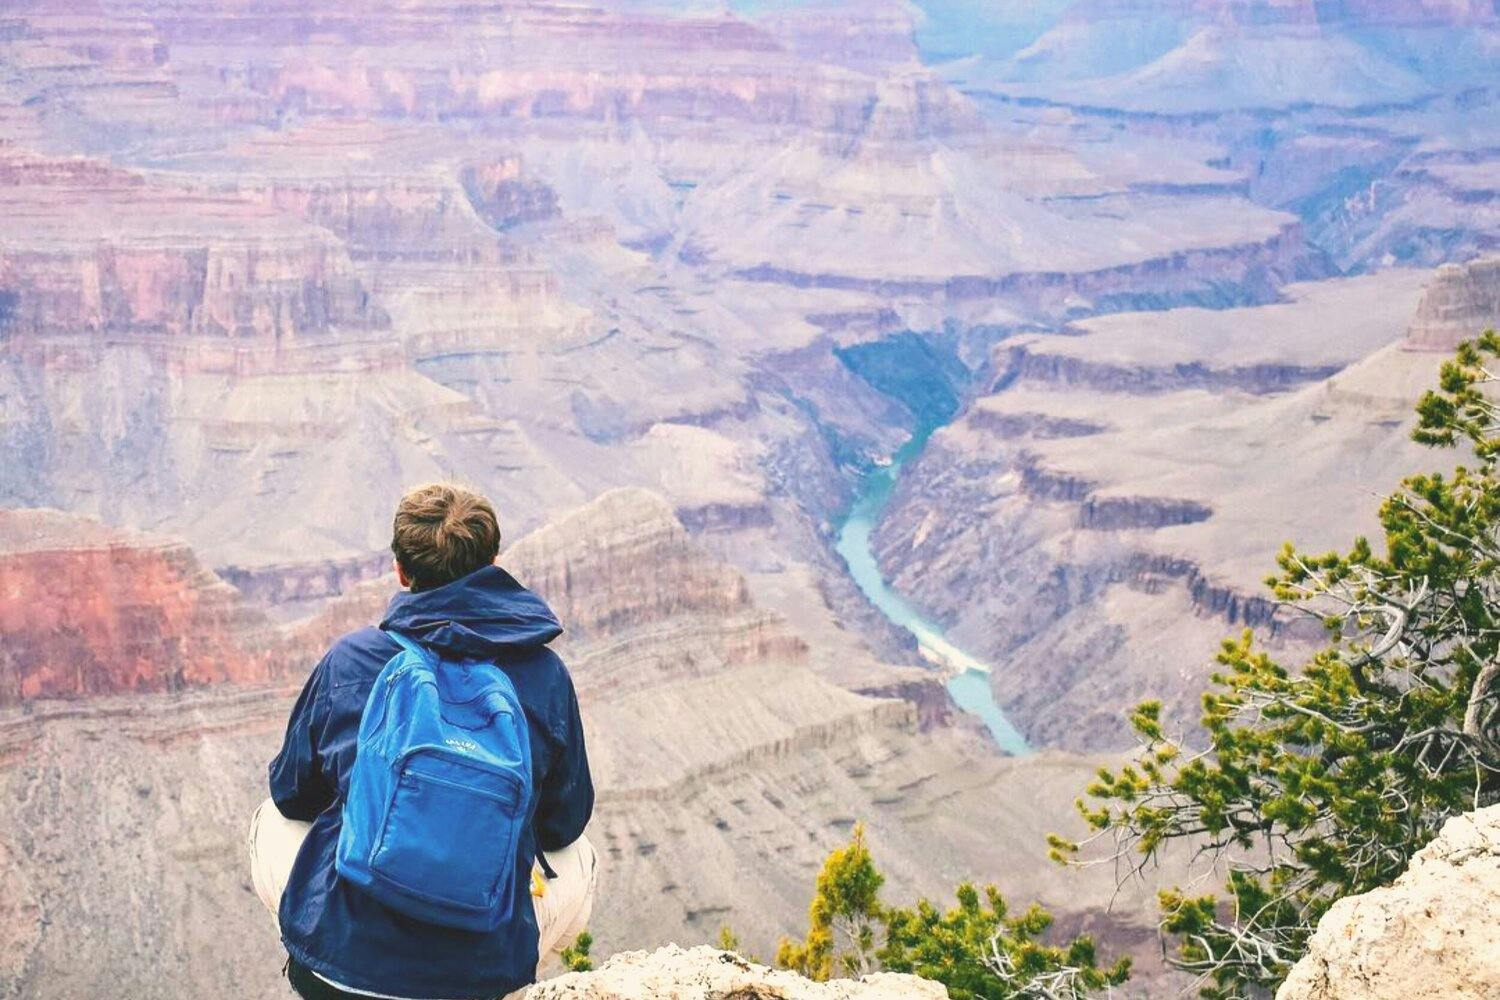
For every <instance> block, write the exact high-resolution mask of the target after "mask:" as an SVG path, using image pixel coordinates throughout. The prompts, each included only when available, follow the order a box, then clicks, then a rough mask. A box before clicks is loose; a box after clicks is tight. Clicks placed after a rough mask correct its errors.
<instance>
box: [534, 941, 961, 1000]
mask: <svg viewBox="0 0 1500 1000" xmlns="http://www.w3.org/2000/svg"><path fill="white" fill-rule="evenodd" d="M947 995H948V994H947V991H946V990H944V989H943V987H942V986H940V985H938V984H937V983H933V982H928V981H927V980H925V979H919V978H917V977H916V976H902V975H896V974H894V973H889V972H882V973H878V974H876V975H872V976H865V977H864V978H863V979H858V980H855V979H838V980H834V981H833V982H828V983H815V982H813V981H812V980H810V979H804V978H803V977H801V976H799V975H797V974H796V973H793V972H783V971H780V970H777V969H768V968H766V967H765V966H764V965H756V964H755V963H753V962H748V961H746V960H745V959H743V958H741V957H740V956H738V955H735V954H732V953H730V952H727V951H719V950H718V949H716V948H709V947H706V946H705V947H699V948H686V949H685V948H679V947H678V946H677V945H667V946H666V947H664V948H658V949H657V950H655V951H627V952H624V953H622V954H619V955H616V956H614V957H613V958H611V959H610V960H609V961H607V962H605V963H604V964H603V965H602V966H600V967H599V968H598V969H595V970H594V971H593V972H571V973H569V974H567V975H565V976H559V977H557V978H556V979H549V980H547V981H546V982H543V983H538V984H537V985H536V986H534V987H532V989H531V992H530V993H529V994H527V1000H946V998H947Z"/></svg>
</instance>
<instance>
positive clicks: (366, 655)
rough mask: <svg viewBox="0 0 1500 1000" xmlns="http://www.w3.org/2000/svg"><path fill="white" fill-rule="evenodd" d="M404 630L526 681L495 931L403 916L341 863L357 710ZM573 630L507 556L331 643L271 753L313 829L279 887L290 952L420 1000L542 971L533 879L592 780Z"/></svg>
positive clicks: (338, 975)
mask: <svg viewBox="0 0 1500 1000" xmlns="http://www.w3.org/2000/svg"><path fill="white" fill-rule="evenodd" d="M382 629H394V630H397V631H399V632H402V633H403V634H406V635H409V636H411V637H412V638H414V639H416V640H417V641H418V642H421V643H422V644H424V645H426V646H429V647H431V648H433V649H436V650H439V651H441V652H443V653H447V654H452V655H454V656H466V657H471V658H472V657H484V658H487V659H490V660H493V661H494V662H496V663H498V664H499V665H500V667H501V668H502V669H503V670H504V671H505V672H506V673H507V674H508V675H509V676H510V679H511V681H512V682H513V683H514V684H515V686H516V693H517V695H518V696H519V698H520V702H521V707H522V708H523V709H524V710H525V713H526V721H527V722H528V723H529V728H530V731H531V750H532V768H533V771H534V774H533V787H534V788H535V795H534V798H533V812H532V816H531V818H530V822H528V823H527V824H526V832H525V834H524V835H523V836H522V837H521V841H520V844H519V845H518V846H517V850H516V876H515V877H516V880H517V883H518V886H520V884H522V883H524V884H525V885H524V887H522V888H520V891H518V893H517V896H518V898H520V899H523V900H525V905H524V906H522V907H519V908H518V912H517V913H516V914H515V916H514V918H513V919H512V921H511V923H510V924H509V925H506V926H502V927H500V928H499V929H498V930H496V931H494V932H491V933H475V932H469V931H458V930H452V929H449V928H443V927H435V926H432V925H429V924H424V923H421V922H418V921H416V920H412V919H410V918H408V917H405V916H402V915H401V914H398V913H396V912H394V911H392V910H389V909H387V908H386V907H384V906H383V905H381V904H380V903H379V902H377V901H375V900H374V899H372V898H371V897H369V896H366V895H364V894H363V893H361V892H360V891H359V889H357V888H356V887H354V886H352V885H349V884H347V883H346V882H344V881H343V880H342V879H340V878H339V877H338V875H337V874H336V873H335V871H334V863H333V859H334V848H335V847H336V846H337V844H338V839H339V830H340V827H341V825H342V805H343V801H344V797H345V795H347V794H348V791H349V774H350V770H351V767H352V765H353V763H354V749H355V742H356V739H357V737H358V734H359V722H360V716H361V715H362V714H363V712H364V708H365V701H366V699H367V698H368V697H369V694H370V688H371V686H372V685H373V684H374V682H375V677H376V675H377V674H379V673H380V669H381V668H382V667H383V666H385V663H386V661H387V660H389V659H390V658H391V657H392V656H394V655H396V653H397V652H398V651H399V650H400V647H399V646H398V645H397V644H396V642H395V640H394V639H392V638H391V637H390V636H389V635H387V634H386V633H385V632H383V631H382ZM561 633H562V627H561V626H560V625H559V624H558V622H557V618H556V617H555V616H554V615H553V614H552V611H551V609H549V608H548V607H547V605H546V604H545V603H543V602H542V600H541V598H539V597H537V596H536V595H535V594H533V593H531V592H530V591H529V590H527V589H525V588H524V587H522V586H521V585H520V584H519V583H517V582H516V581H515V579H514V578H513V577H512V576H511V575H510V574H509V573H507V572H505V571H504V570H502V569H500V568H499V567H497V566H486V567H485V568H483V569H480V570H477V571H476V572H474V573H471V574H469V575H468V576H466V577H463V578H462V579H459V580H455V581H453V582H452V583H450V584H448V585H447V586H444V587H438V588H436V589H433V590H427V591H420V592H417V593H405V592H403V593H399V594H397V595H396V596H395V597H393V598H392V599H391V603H390V607H389V608H388V609H387V611H386V616H385V620H384V621H382V622H381V623H380V628H373V627H372V628H362V629H360V630H358V631H356V632H351V633H349V634H348V635H346V636H344V637H343V638H342V639H340V640H339V641H338V642H336V643H334V645H333V648H332V649H330V650H329V651H328V655H326V656H324V657H323V660H322V662H320V663H319V664H318V665H317V666H316V667H315V668H314V669H313V672H312V676H311V677H309V678H308V679H307V685H306V686H305V687H304V688H303V689H302V696H301V697H300V698H298V699H297V705H296V707H295V708H294V709H292V718H291V721H290V722H288V723H287V729H286V740H285V743H284V744H283V746H282V748H281V753H280V754H278V755H277V756H276V759H275V760H274V761H272V762H271V798H272V799H274V800H275V802H276V805H277V807H278V808H279V809H280V810H281V812H282V815H284V816H286V817H287V818H289V819H300V820H311V821H312V829H311V830H310V831H309V832H308V836H307V839H306V841H304V842H303V845H302V850H301V853H299V854H298V855H297V861H296V864H295V866H294V867H293V868H292V874H291V879H290V881H289V882H288V883H287V887H286V891H285V892H284V893H283V894H282V897H281V937H282V941H283V943H285V945H286V949H287V952H288V953H289V954H290V955H291V956H292V957H293V958H295V959H296V960H297V961H298V962H301V963H302V964H303V965H306V966H308V967H309V968H311V969H312V970H313V971H314V972H317V973H319V974H320V975H322V976H324V977H326V978H328V979H331V980H333V981H334V982H336V983H338V984H340V985H342V986H347V987H350V988H352V989H356V990H362V991H367V992H371V993H382V994H385V995H387V996H398V997H413V998H420V1000H475V998H487V997H496V996H503V995H504V994H506V993H509V992H511V991H512V990H516V989H519V988H521V987H522V986H524V985H526V984H527V983H529V982H531V981H532V980H533V978H534V976H535V973H536V962H537V926H536V917H535V916H534V914H533V913H532V908H531V894H530V891H529V883H530V879H531V867H532V860H533V858H534V857H535V856H536V852H537V851H538V850H543V851H553V850H557V849H559V848H561V847H566V846H567V845H568V844H571V843H572V842H573V841H574V840H577V839H578V837H579V835H580V834H582V833H583V828H584V826H585V825H586V824H587V823H588V820H589V814H590V813H591V812H592V811H593V807H594V786H593V782H592V780H591V779H590V777H589V765H588V757H587V755H586V753H585V752H584V746H583V725H582V723H581V722H580V721H579V716H578V698H577V696H576V695H575V694H574V691H573V682H572V679H571V678H570V677H569V676H568V671H567V668H566V667H564V666H563V663H562V660H561V659H559V658H558V656H557V654H555V653H553V652H552V651H551V650H550V649H548V648H547V643H549V642H551V641H552V640H553V639H555V638H557V636H558V635H560V634H561Z"/></svg>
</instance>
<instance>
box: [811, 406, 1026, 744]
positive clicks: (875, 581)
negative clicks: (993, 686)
mask: <svg viewBox="0 0 1500 1000" xmlns="http://www.w3.org/2000/svg"><path fill="white" fill-rule="evenodd" d="M931 433H932V432H931V431H930V430H929V431H926V432H923V433H919V434H917V435H916V436H914V437H913V438H912V439H911V440H910V441H908V442H907V443H906V445H905V446H904V447H902V448H901V450H900V451H898V452H896V454H895V455H894V456H892V458H891V463H890V464H889V465H887V466H884V467H882V468H877V469H875V470H873V471H871V472H870V473H869V474H868V475H866V476H865V478H864V481H863V482H862V483H861V484H860V490H859V493H858V494H857V496H856V497H855V501H854V504H853V505H852V506H851V507H850V508H849V513H848V516H847V517H845V519H844V523H843V524H842V525H841V526H840V528H839V533H838V542H837V545H836V546H835V547H836V548H837V550H838V553H839V555H841V556H843V557H844V561H845V562H846V563H848V565H849V573H850V574H851V575H852V576H853V577H854V582H855V583H857V584H858V585H859V589H860V590H862V591H864V593H865V596H866V597H868V598H869V599H870V603H871V604H874V605H875V607H876V608H878V609H879V610H880V612H881V613H882V614H884V615H885V616H886V617H887V618H889V619H890V620H891V621H892V622H894V623H895V624H896V625H898V626H900V627H901V628H903V629H905V630H906V631H908V632H910V633H911V634H912V635H913V636H914V637H915V638H916V640H917V646H918V647H919V648H920V649H921V650H922V653H923V655H924V656H925V657H926V658H927V659H928V660H929V661H931V662H933V663H934V664H935V665H936V666H937V667H938V668H939V669H942V670H944V671H945V672H946V673H948V674H949V675H950V676H949V680H948V693H949V694H951V695H952V696H953V701H954V702H955V703H956V704H957V705H958V707H959V708H961V709H963V710H964V711H966V712H970V713H972V714H974V715H976V716H978V717H979V718H980V719H981V720H982V721H983V722H984V724H985V725H986V726H987V727H989V730H990V733H991V734H993V735H994V737H995V742H996V744H998V745H999V747H1000V748H1001V749H1002V750H1004V751H1005V752H1006V753H1010V754H1024V753H1029V752H1030V749H1031V748H1030V747H1029V746H1027V744H1026V739H1025V737H1023V736H1022V735H1021V734H1020V732H1019V731H1018V730H1017V729H1016V727H1015V726H1014V725H1012V724H1011V722H1010V720H1009V719H1007V718H1006V717H1005V713H1004V712H1002V711H1001V710H1000V706H999V705H997V704H995V697H994V694H993V693H992V692H991V690H990V678H989V673H990V667H989V664H987V663H985V662H983V661H982V660H979V659H978V658H976V657H974V656H972V655H970V654H969V653H967V652H965V651H964V650H962V649H960V648H959V647H958V646H956V645H954V644H953V643H952V642H950V641H948V638H947V636H946V635H945V634H944V630H943V628H942V626H941V625H939V624H938V623H937V622H934V621H932V620H931V619H929V618H928V617H926V616H925V615H923V614H922V612H920V611H918V610H917V609H916V608H915V607H913V606H912V604H911V602H910V601H908V600H907V599H906V598H904V597H902V596H901V595H900V594H898V593H896V591H894V590H893V589H891V587H890V585H888V584H887V583H886V582H885V578H884V577H882V576H881V575H880V567H879V566H878V565H877V564H876V562H875V551H874V548H873V547H872V545H871V544H870V535H871V533H872V532H873V531H874V530H875V526H876V525H877V524H879V523H880V518H881V515H882V514H883V513H884V512H885V507H886V504H887V503H889V502H890V499H891V493H892V491H893V490H895V488H896V481H897V480H898V479H899V478H900V475H901V470H902V468H903V467H905V466H906V464H907V463H908V462H910V461H912V460H913V459H915V458H916V457H917V455H918V454H920V453H921V451H922V448H923V447H924V446H925V445H926V444H927V438H928V437H929V436H930V435H931Z"/></svg>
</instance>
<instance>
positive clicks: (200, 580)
mask: <svg viewBox="0 0 1500 1000" xmlns="http://www.w3.org/2000/svg"><path fill="white" fill-rule="evenodd" d="M270 635H271V633H270V631H269V626H268V625H267V623H266V622H265V621H264V620H263V619H261V618H260V617H259V616H258V615H256V614H255V613H254V612H252V611H250V610H249V609H248V608H247V607H246V606H245V605H244V604H243V603H242V602H241V600H240V598H239V595H238V594H237V593H236V592H235V591H234V589H233V588H231V587H229V586H228V585H227V584H225V583H223V582H222V581H220V580H219V579H218V578H217V577H215V576H214V575H213V574H212V573H209V572H208V571H206V570H204V569H202V568H201V567H200V566H199V565H198V562H197V560H196V559H195V558H194V556H193V554H192V552H191V551H189V550H188V549H187V547H186V546H183V545H180V544H176V543H173V542H170V541H160V540H155V539H149V538H144V537H141V536H126V535H123V534H117V533H115V532H112V531H110V530H108V529H105V528H103V527H102V526H101V525H99V524H98V523H97V522H94V521H89V520H87V519H84V518H78V517H72V516H70V515H65V514H61V513H58V512H56V511H47V510H7V511H0V705H6V704H14V703H17V702H21V701H29V700H32V699H37V698H69V697H80V696H94V695H107V694H115V693H119V692H125V691H162V690H175V689H178V688H182V687H187V686H192V685H200V684H210V683H217V682H225V681H229V682H236V683H253V682H258V681H265V680H268V679H272V678H274V677H277V676H280V675H281V674H282V673H283V666H284V661H283V657H282V656H281V655H280V654H279V653H278V652H277V651H276V650H274V649H273V648H272V646H271V644H270V643H268V642H266V641H265V640H266V639H268V638H269V637H270Z"/></svg>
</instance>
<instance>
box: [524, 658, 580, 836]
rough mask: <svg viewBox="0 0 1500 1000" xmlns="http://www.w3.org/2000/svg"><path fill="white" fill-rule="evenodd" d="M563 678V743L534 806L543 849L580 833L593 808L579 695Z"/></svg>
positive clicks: (568, 678) (571, 682)
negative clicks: (564, 700)
mask: <svg viewBox="0 0 1500 1000" xmlns="http://www.w3.org/2000/svg"><path fill="white" fill-rule="evenodd" d="M563 678H564V682H563V686H564V687H565V688H566V690H565V692H564V696H565V698H566V705H565V706H563V711H562V712H561V713H560V714H561V716H562V718H563V719H564V720H565V721H564V723H563V731H562V733H561V736H562V745H561V747H560V749H559V750H558V756H557V759H556V760H555V761H553V763H552V766H551V768H549V769H548V771H547V777H546V780H545V781H544V782H543V786H542V788H541V789H540V794H539V800H538V803H537V809H536V839H537V846H538V847H539V848H541V849H542V850H544V851H556V850H561V849H562V848H564V847H567V846H568V845H569V844H571V843H572V842H573V841H575V840H577V839H578V838H579V837H581V836H582V835H583V828H584V827H585V826H588V822H589V817H590V816H591V815H592V814H593V812H594V780H593V778H592V776H590V774H589V755H588V751H587V750H586V749H585V748H584V745H583V719H582V718H581V717H580V716H579V714H578V695H577V693H576V692H575V691H574V690H573V681H572V678H570V677H568V675H567V672H566V671H564V672H563Z"/></svg>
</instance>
